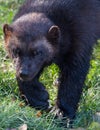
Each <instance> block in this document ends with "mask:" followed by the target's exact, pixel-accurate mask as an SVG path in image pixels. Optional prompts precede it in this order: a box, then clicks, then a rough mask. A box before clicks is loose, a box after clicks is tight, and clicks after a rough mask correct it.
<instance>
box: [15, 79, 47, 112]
mask: <svg viewBox="0 0 100 130" xmlns="http://www.w3.org/2000/svg"><path fill="white" fill-rule="evenodd" d="M17 82H18V85H19V90H20V92H21V96H22V98H24V100H25V101H26V103H27V104H29V105H30V106H32V107H35V108H36V109H42V110H43V109H47V108H48V107H49V102H48V99H49V95H48V93H47V91H46V89H45V87H44V86H43V84H42V83H40V82H39V81H38V79H34V80H32V81H21V80H20V79H19V78H17Z"/></svg>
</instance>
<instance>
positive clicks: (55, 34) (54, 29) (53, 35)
mask: <svg viewBox="0 0 100 130" xmlns="http://www.w3.org/2000/svg"><path fill="white" fill-rule="evenodd" d="M59 36H60V29H59V27H58V26H56V25H54V26H51V27H50V29H49V31H48V38H50V39H55V40H57V39H58V38H59Z"/></svg>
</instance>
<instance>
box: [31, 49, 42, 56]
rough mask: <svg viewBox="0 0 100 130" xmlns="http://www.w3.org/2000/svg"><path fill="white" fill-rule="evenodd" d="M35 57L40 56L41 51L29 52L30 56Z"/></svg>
mask: <svg viewBox="0 0 100 130" xmlns="http://www.w3.org/2000/svg"><path fill="white" fill-rule="evenodd" d="M37 55H42V52H41V51H39V50H33V51H31V56H33V57H34V56H37Z"/></svg>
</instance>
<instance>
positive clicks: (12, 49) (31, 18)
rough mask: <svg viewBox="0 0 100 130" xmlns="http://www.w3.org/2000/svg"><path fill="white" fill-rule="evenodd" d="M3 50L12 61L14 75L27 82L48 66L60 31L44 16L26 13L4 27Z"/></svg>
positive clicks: (55, 48)
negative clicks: (5, 50) (4, 48)
mask: <svg viewBox="0 0 100 130" xmlns="http://www.w3.org/2000/svg"><path fill="white" fill-rule="evenodd" d="M3 31H4V38H5V47H6V49H7V51H8V54H9V57H10V58H11V59H13V62H14V66H15V68H16V75H17V77H19V78H20V79H21V80H24V81H28V80H32V79H33V78H34V77H36V76H37V75H38V74H39V72H40V71H41V70H42V69H43V67H44V66H46V65H48V64H50V63H51V62H52V60H53V59H54V57H55V55H56V53H57V51H58V42H59V39H60V30H59V28H58V26H56V25H54V24H53V23H52V22H51V21H50V20H49V19H47V18H46V17H45V16H44V15H43V14H37V13H32V14H27V15H24V16H22V17H20V18H19V19H17V20H16V21H14V22H13V23H12V24H11V25H8V24H5V25H4V28H3Z"/></svg>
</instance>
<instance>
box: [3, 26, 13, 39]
mask: <svg viewBox="0 0 100 130" xmlns="http://www.w3.org/2000/svg"><path fill="white" fill-rule="evenodd" d="M3 32H4V36H5V38H6V37H8V36H11V34H12V32H13V29H12V28H11V27H10V26H9V25H8V24H5V25H4V26H3Z"/></svg>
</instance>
